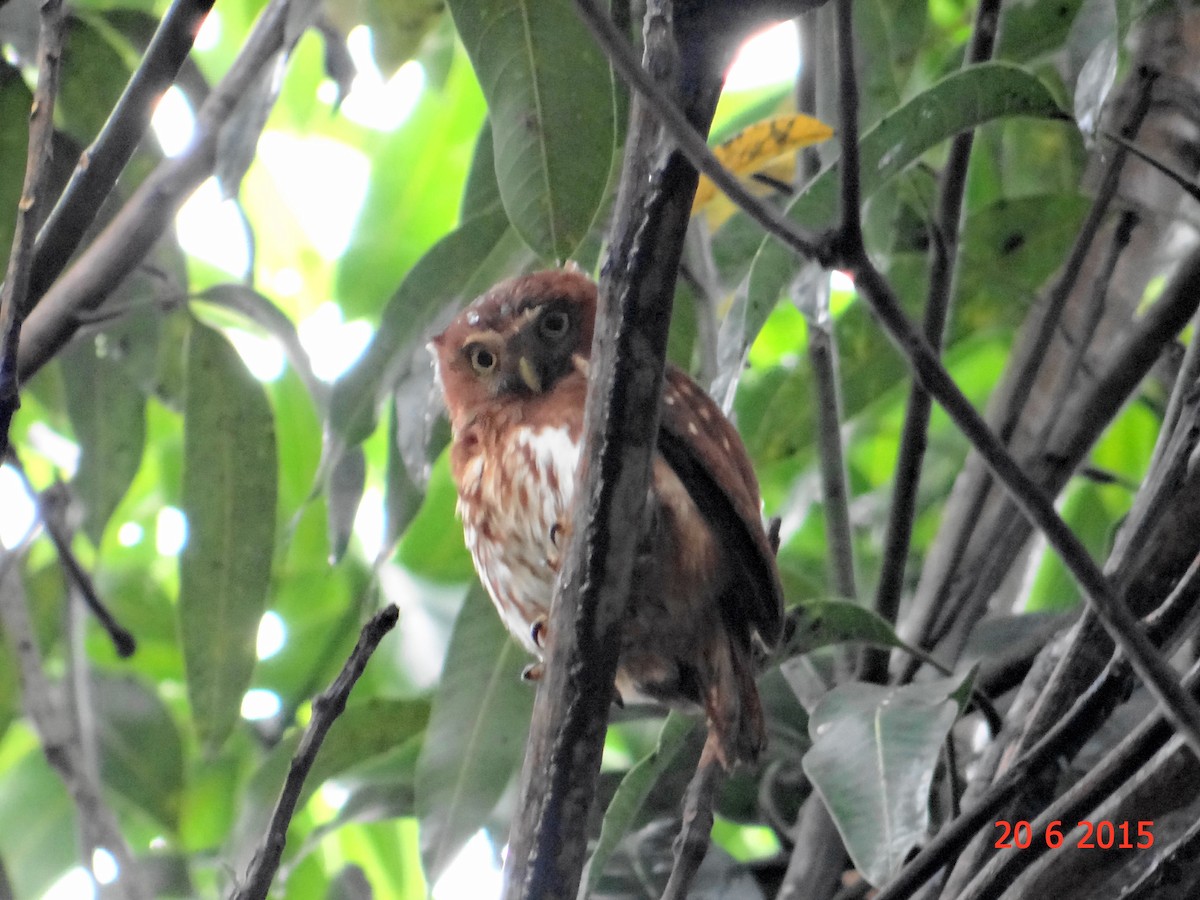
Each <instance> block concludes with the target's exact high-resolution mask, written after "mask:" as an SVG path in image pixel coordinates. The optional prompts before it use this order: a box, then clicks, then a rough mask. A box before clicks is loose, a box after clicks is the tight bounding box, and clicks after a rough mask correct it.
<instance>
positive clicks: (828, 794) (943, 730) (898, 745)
mask: <svg viewBox="0 0 1200 900" xmlns="http://www.w3.org/2000/svg"><path fill="white" fill-rule="evenodd" d="M960 681H961V680H960V679H944V680H940V681H935V682H928V683H922V684H918V685H907V686H904V687H898V688H888V687H879V686H877V685H872V684H857V683H853V684H844V685H839V686H838V687H835V688H834V689H833V690H831V691H830V692H829V693H827V694H826V695H825V696H824V697H823V698H822V699H821V701H820V702H819V703H818V704H817V706H816V708H815V709H813V711H812V714H811V716H810V718H809V733H810V734H811V735H812V738H813V746H812V749H811V750H809V751H808V753H806V754H805V755H804V760H803V766H804V772H805V774H806V775H808V777H809V780H811V781H812V783H813V786H814V787H815V788H816V789H817V790H818V791H819V792H820V794H821V797H822V799H823V800H824V801H825V805H826V807H827V808H828V809H829V812H830V815H832V816H833V820H834V822H835V823H836V824H837V827H838V831H839V832H840V833H841V835H842V839H843V840H844V841H845V844H846V849H847V851H848V852H849V854H850V858H851V859H852V860H853V861H854V864H855V866H856V867H857V868H858V870H859V871H860V872H861V873H862V875H863V877H864V878H865V879H866V880H867V881H869V882H870V883H871V884H873V885H875V886H879V885H882V884H883V883H884V882H886V881H887V880H888V878H889V877H891V876H892V875H893V874H895V872H896V871H897V870H898V869H899V868H900V866H901V865H902V864H903V863H904V859H905V857H906V856H907V855H908V852H909V851H910V850H911V849H912V848H913V847H914V846H915V845H916V844H917V843H918V842H920V841H922V840H924V839H925V837H926V830H927V828H928V826H929V789H930V786H931V784H932V781H933V770H934V766H935V765H936V764H937V759H938V754H939V753H940V752H941V748H942V744H943V742H944V741H945V739H946V735H947V734H948V733H949V731H950V727H951V726H952V725H953V724H954V720H955V718H956V716H957V714H958V705H957V703H956V702H955V701H954V700H952V699H950V696H951V694H952V693H953V692H954V691H955V690H957V689H958V688H959V686H960Z"/></svg>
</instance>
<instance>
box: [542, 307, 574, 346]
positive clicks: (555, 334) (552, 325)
mask: <svg viewBox="0 0 1200 900" xmlns="http://www.w3.org/2000/svg"><path fill="white" fill-rule="evenodd" d="M570 327H571V317H570V316H568V315H567V314H566V313H565V312H564V311H563V310H561V309H552V310H549V311H548V312H546V313H544V314H543V315H542V317H541V318H540V319H538V331H539V332H540V333H541V335H542V337H544V338H546V339H547V340H551V341H560V340H562V339H563V338H564V337H565V336H566V334H567V331H568V329H569V328H570Z"/></svg>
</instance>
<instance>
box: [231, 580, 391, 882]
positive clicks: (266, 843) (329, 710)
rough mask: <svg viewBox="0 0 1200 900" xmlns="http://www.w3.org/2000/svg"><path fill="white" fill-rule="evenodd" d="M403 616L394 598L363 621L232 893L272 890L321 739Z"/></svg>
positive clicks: (319, 702)
mask: <svg viewBox="0 0 1200 900" xmlns="http://www.w3.org/2000/svg"><path fill="white" fill-rule="evenodd" d="M399 618H400V610H399V608H398V607H397V606H396V605H395V604H394V603H389V604H388V605H387V606H385V607H384V608H383V609H381V610H380V611H379V612H377V613H376V614H375V615H374V616H373V617H372V618H371V620H370V621H369V622H367V624H366V625H364V626H363V628H362V631H361V632H360V633H359V636H358V643H356V644H355V645H354V649H353V650H351V651H350V657H349V658H348V659H347V660H346V664H345V665H344V666H343V667H342V671H341V672H339V673H338V676H337V678H335V679H334V680H333V683H332V684H331V685H329V687H328V688H326V689H325V690H324V691H323V692H322V693H321V694H319V695H318V696H317V698H316V699H315V700H313V705H312V720H311V721H310V722H309V723H308V727H307V728H306V729H305V730H304V737H303V738H301V739H300V746H299V747H298V748H296V754H295V756H293V757H292V762H291V765H290V766H289V767H288V774H287V779H286V780H285V781H284V783H283V790H282V791H281V792H280V794H279V799H278V800H277V801H276V802H275V810H274V811H273V812H272V813H271V822H270V824H269V825H268V826H267V831H266V834H264V835H263V839H262V842H261V843H260V844H259V846H258V849H257V850H255V851H254V858H253V859H252V860H251V862H250V866H249V868H248V869H247V871H246V877H245V879H244V880H243V882H242V884H241V885H240V886H239V887H238V888H237V889H236V890H235V891H234V892H233V893H232V894H231V895H230V897H231V900H261V898H265V897H266V896H267V893H268V892H269V891H270V889H271V882H272V881H274V880H275V873H276V872H277V871H278V869H279V861H280V859H281V858H282V857H283V848H284V846H285V845H286V844H287V831H288V826H289V825H290V824H291V821H292V816H294V815H295V814H296V804H297V803H299V802H300V794H301V791H302V790H303V789H304V781H305V779H306V778H308V773H309V771H310V770H311V769H312V765H313V762H314V761H315V760H316V758H317V753H318V752H320V750H321V743H322V742H323V741H324V740H325V735H327V734H328V733H329V729H330V727H331V726H332V725H333V723H334V722H335V721H336V720H337V717H338V716H340V715H341V714H342V711H343V710H345V708H346V699H347V698H348V697H349V696H350V691H352V690H353V689H354V685H355V683H356V682H357V681H358V679H359V676H360V675H362V673H363V670H364V669H365V668H366V667H367V662H368V661H369V660H370V658H371V654H373V653H374V652H375V648H376V647H378V646H379V642H380V641H381V640H383V638H384V636H385V635H386V634H387V633H388V632H389V631H391V630H392V629H393V628H394V627H395V625H396V622H397V620H398V619H399Z"/></svg>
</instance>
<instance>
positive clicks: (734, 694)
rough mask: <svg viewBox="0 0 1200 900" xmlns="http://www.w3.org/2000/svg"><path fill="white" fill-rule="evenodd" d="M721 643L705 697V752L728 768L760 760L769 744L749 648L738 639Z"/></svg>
mask: <svg viewBox="0 0 1200 900" xmlns="http://www.w3.org/2000/svg"><path fill="white" fill-rule="evenodd" d="M719 644H720V649H719V650H718V651H717V652H716V653H715V654H713V656H714V657H715V658H714V659H713V660H712V662H713V671H712V673H711V674H712V680H711V681H710V682H709V685H708V691H707V693H706V696H705V700H704V706H705V712H706V713H707V714H708V741H707V742H706V743H705V746H704V753H705V756H708V755H709V754H712V755H715V756H716V758H717V759H718V760H719V761H720V763H721V766H722V767H723V768H724V769H726V770H729V769H732V768H733V766H734V765H735V764H736V763H738V762H747V763H754V762H756V761H757V760H758V757H759V754H761V753H762V751H763V750H764V749H765V748H766V746H767V727H766V721H765V718H764V716H763V708H762V700H761V699H760V698H759V696H758V685H757V684H755V682H754V662H753V659H752V658H751V652H750V648H749V647H747V646H743V645H742V644H741V643H740V642H738V641H728V640H723V641H720V642H719Z"/></svg>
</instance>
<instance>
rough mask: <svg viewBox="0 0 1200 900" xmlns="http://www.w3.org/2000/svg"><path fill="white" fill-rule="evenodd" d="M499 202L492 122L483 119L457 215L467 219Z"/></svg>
mask: <svg viewBox="0 0 1200 900" xmlns="http://www.w3.org/2000/svg"><path fill="white" fill-rule="evenodd" d="M501 203H502V201H501V199H500V185H499V184H497V183H496V148H495V145H494V144H493V141H492V123H491V122H489V121H488V120H487V119H484V120H483V125H482V126H481V127H480V129H479V137H478V138H476V140H475V152H474V153H472V154H471V168H470V169H469V170H468V172H467V182H466V184H465V185H463V193H462V207H461V209H460V210H459V215H460V216H461V217H462V218H463V219H467V218H470V217H471V216H473V215H475V214H476V213H479V212H482V211H483V210H485V209H491V208H492V207H493V206H497V205H500V204H501Z"/></svg>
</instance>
